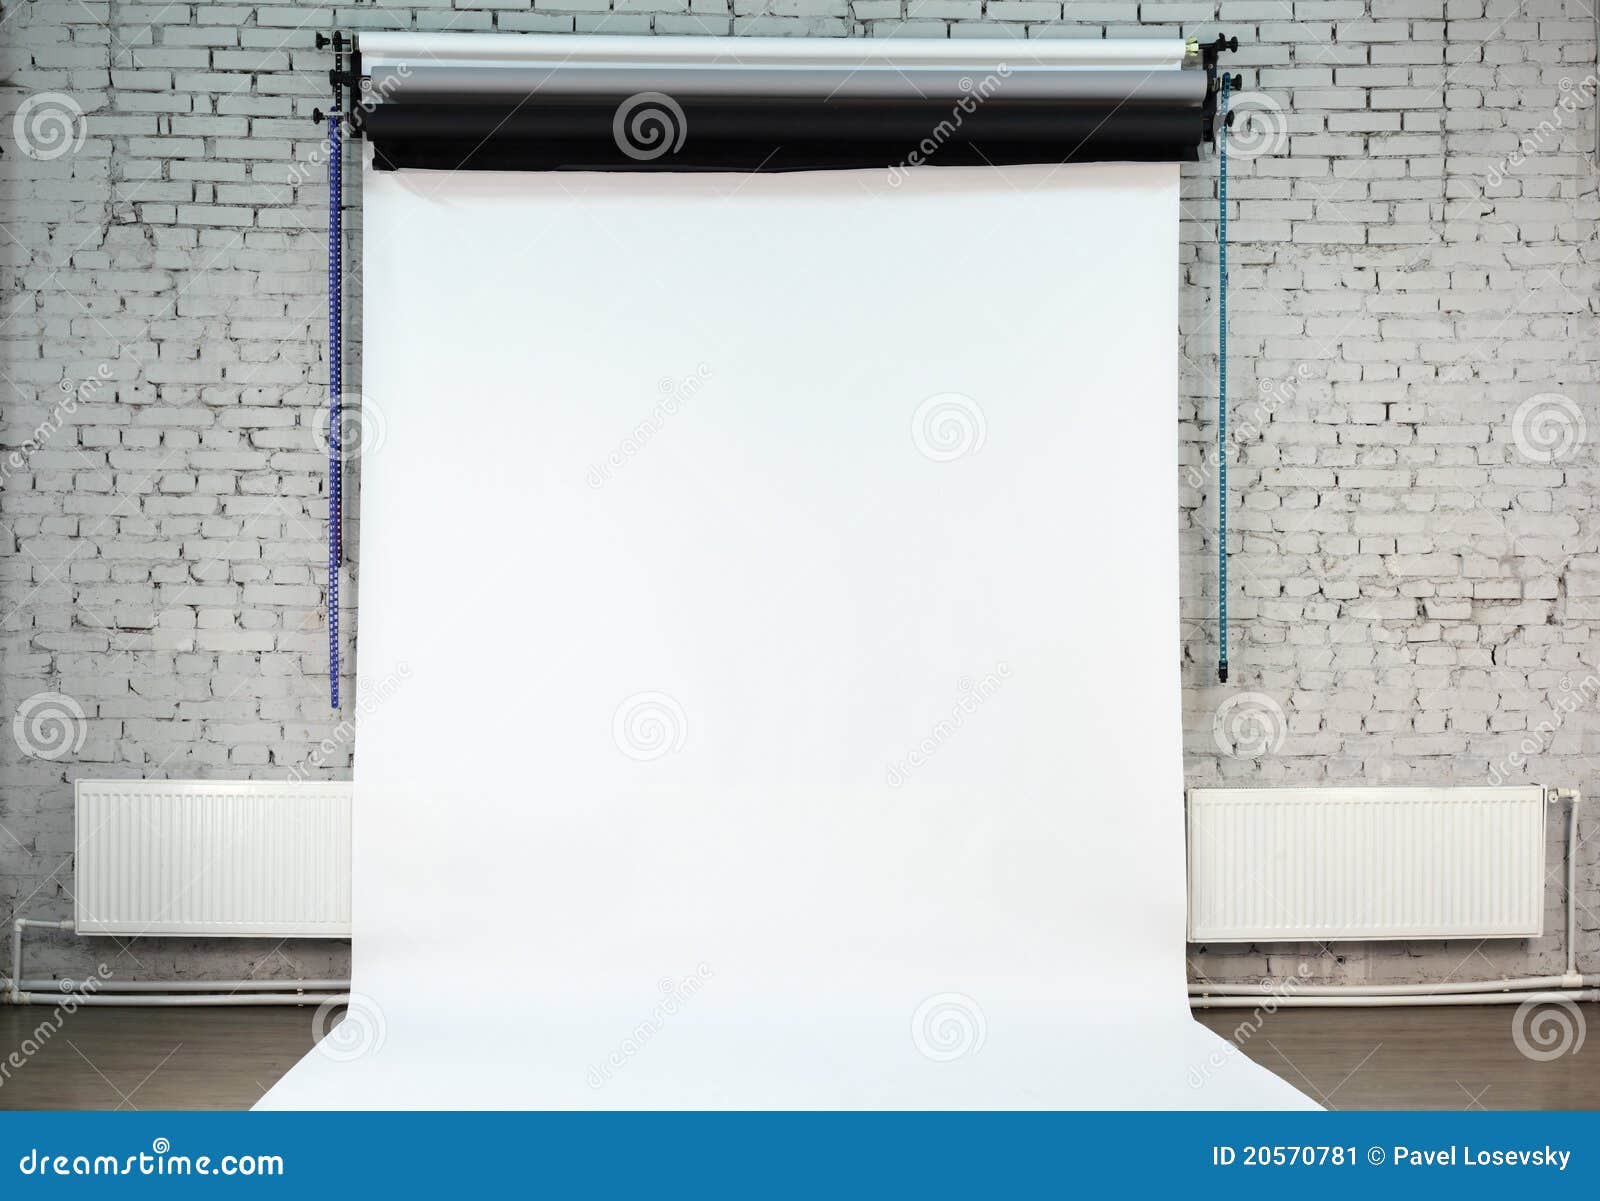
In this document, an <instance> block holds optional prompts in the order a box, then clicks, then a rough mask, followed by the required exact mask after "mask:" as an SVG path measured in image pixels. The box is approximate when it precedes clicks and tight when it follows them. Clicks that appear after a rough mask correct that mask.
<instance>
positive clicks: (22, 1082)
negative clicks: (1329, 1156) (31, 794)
mask: <svg viewBox="0 0 1600 1201" xmlns="http://www.w3.org/2000/svg"><path fill="white" fill-rule="evenodd" d="M315 1012H316V1011H315V1009H314V1008H311V1007H307V1008H303V1009H300V1008H293V1009H291V1008H268V1007H261V1008H235V1009H200V1008H194V1009H112V1008H94V1009H90V1008H85V1009H80V1010H79V1011H78V1012H76V1013H74V1014H71V1015H70V1016H67V1017H66V1018H65V1020H64V1021H63V1022H62V1023H61V1024H60V1027H59V1029H54V1030H48V1027H49V1026H50V1025H51V1023H50V1021H49V1018H50V1015H51V1010H49V1009H46V1008H43V1007H38V1006H24V1007H11V1006H6V1007H0V1110H4V1109H246V1108H248V1107H249V1106H251V1105H252V1104H254V1103H255V1101H256V1100H257V1098H259V1097H260V1096H261V1094H262V1093H264V1092H265V1091H266V1090H267V1089H268V1088H269V1087H270V1086H271V1085H272V1083H273V1082H274V1081H276V1080H277V1079H278V1078H279V1077H280V1076H281V1075H283V1073H284V1072H286V1071H287V1070H288V1069H289V1067H290V1065H291V1064H293V1063H294V1062H295V1061H296V1060H298V1059H299V1058H300V1057H301V1056H302V1055H304V1054H305V1053H306V1051H308V1050H309V1049H310V1048H311V1046H312V1043H313V1037H312V1016H313V1014H314V1013H315ZM1515 1012H1516V1008H1515V1007H1514V1006H1483V1007H1474V1008H1466V1007H1463V1008H1452V1009H1428V1008H1415V1009H1409V1008H1408V1009H1335V1010H1310V1009H1293V1010H1284V1011H1281V1012H1278V1013H1275V1014H1271V1015H1267V1016H1264V1017H1263V1018H1262V1020H1261V1022H1260V1025H1259V1028H1254V1027H1255V1026H1256V1021H1255V1019H1254V1018H1253V1017H1252V1014H1251V1011H1249V1010H1208V1011H1205V1012H1203V1013H1201V1014H1200V1015H1199V1020H1201V1021H1203V1022H1204V1023H1205V1024H1206V1025H1207V1026H1209V1027H1210V1028H1211V1029H1213V1030H1215V1031H1216V1032H1217V1033H1219V1034H1221V1035H1223V1036H1224V1037H1228V1036H1229V1035H1230V1033H1232V1032H1236V1031H1237V1032H1241V1033H1243V1034H1244V1037H1243V1038H1242V1039H1241V1040H1240V1045H1241V1047H1242V1049H1243V1050H1244V1052H1245V1054H1246V1055H1248V1056H1250V1058H1252V1059H1254V1060H1256V1061H1257V1062H1258V1063H1260V1064H1262V1065H1263V1066H1265V1067H1267V1068H1269V1069H1270V1070H1272V1071H1274V1072H1276V1073H1277V1074H1278V1075H1280V1076H1282V1077H1283V1078H1284V1079H1285V1080H1288V1081H1289V1082H1290V1083H1292V1084H1294V1085H1295V1086H1296V1087H1297V1088H1299V1089H1301V1090H1302V1091H1303V1092H1305V1093H1307V1094H1309V1095H1310V1096H1312V1097H1313V1098H1315V1099H1316V1100H1317V1101H1319V1102H1321V1103H1322V1104H1324V1105H1326V1106H1328V1107H1330V1108H1336V1109H1477V1108H1483V1109H1597V1108H1600V1029H1597V1030H1596V1033H1595V1036H1594V1038H1593V1039H1592V1040H1588V1039H1585V1040H1584V1042H1583V1044H1582V1045H1581V1046H1579V1047H1578V1048H1577V1049H1576V1050H1575V1051H1572V1052H1569V1053H1567V1054H1564V1055H1561V1056H1559V1057H1558V1058H1554V1059H1551V1060H1549V1061H1546V1062H1540V1061H1536V1060H1533V1059H1530V1058H1528V1057H1527V1056H1525V1055H1523V1054H1522V1052H1521V1051H1519V1050H1518V1048H1517V1042H1516V1041H1515V1040H1514V1038H1513V1037H1512V1032H1513V1028H1512V1023H1513V1020H1514V1015H1515ZM1582 1017H1583V1018H1584V1022H1585V1025H1590V1024H1593V1023H1595V1022H1596V1021H1600V1006H1594V1005H1585V1006H1583V1007H1582ZM41 1034H43V1037H40V1035H41ZM11 1052H15V1053H16V1054H17V1056H18V1057H19V1058H20V1059H22V1060H23V1061H24V1062H23V1063H22V1066H21V1067H15V1066H12V1065H11V1064H10V1063H9V1062H7V1055H8V1054H9V1053H11Z"/></svg>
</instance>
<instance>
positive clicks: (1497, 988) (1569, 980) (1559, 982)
mask: <svg viewBox="0 0 1600 1201" xmlns="http://www.w3.org/2000/svg"><path fill="white" fill-rule="evenodd" d="M1592 987H1600V976H1583V975H1578V974H1576V973H1575V974H1573V975H1571V976H1519V977H1516V978H1513V979H1508V980H1472V981H1465V980H1463V981H1450V982H1447V983H1440V984H1296V983H1294V982H1293V981H1286V982H1284V983H1281V984H1191V985H1189V995H1190V996H1191V997H1226V996H1241V997H1276V996H1295V997H1348V996H1368V997H1430V996H1434V995H1436V994H1437V995H1441V996H1443V995H1449V994H1453V993H1491V992H1493V993H1499V992H1527V991H1530V990H1533V989H1551V988H1561V989H1571V988H1592Z"/></svg>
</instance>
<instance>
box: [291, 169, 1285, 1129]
mask: <svg viewBox="0 0 1600 1201" xmlns="http://www.w3.org/2000/svg"><path fill="white" fill-rule="evenodd" d="M1177 191H1178V171H1177V168H1176V167H1175V166H1172V165H1093V166H1078V167H1071V168H1055V169H1051V168H1024V169H1006V170H993V169H967V168H940V169H933V168H930V169H923V170H915V171H911V172H908V173H904V174H903V175H901V176H899V178H898V179H891V178H890V177H889V176H888V175H887V174H886V173H884V172H835V173H803V174H789V175H666V174H651V175H589V174H574V175H555V174H499V173H465V172H463V173H458V174H447V173H430V172H399V173H392V174H382V173H374V172H371V171H369V172H368V173H367V174H366V177H365V195H364V204H365V231H364V238H365V250H364V253H365V318H364V362H365V386H364V389H363V392H364V395H365V398H366V399H365V401H364V405H365V408H366V418H365V421H364V428H365V435H366V438H367V447H366V449H365V452H364V457H363V459H362V463H361V472H362V522H361V531H360V532H361V547H360V569H361V577H360V628H359V638H360V645H359V675H360V682H361V687H362V690H363V693H362V695H363V697H364V698H366V699H365V701H364V705H365V708H366V709H367V710H368V711H367V712H365V713H364V715H363V716H362V719H361V726H360V733H359V738H358V742H357V766H356V829H355V839H356V860H355V966H354V990H355V993H356V994H357V995H356V998H355V1001H354V1004H353V1008H352V1014H351V1017H350V1019H349V1020H348V1021H347V1023H346V1025H345V1026H343V1027H340V1028H339V1029H338V1030H336V1031H335V1032H334V1033H333V1035H331V1036H330V1037H329V1039H328V1040H327V1041H326V1042H325V1043H324V1045H323V1047H322V1048H321V1049H319V1050H317V1051H314V1052H312V1053H311V1055H310V1056H308V1058H307V1059H306V1060H305V1061H304V1062H302V1063H301V1064H299V1065H298V1066H297V1067H296V1068H295V1069H294V1070H293V1071H291V1072H290V1074H289V1075H288V1076H287V1077H285V1079H284V1080H283V1081H282V1082H281V1083H280V1084H279V1085H278V1086H277V1087H275V1088H274V1089H273V1090H272V1091H271V1092H270V1093H269V1094H268V1096H267V1098H266V1099H265V1100H264V1102H263V1105H264V1106H266V1107H274V1108H305V1107H310V1108H314V1107H351V1108H359V1107H516V1108H542V1107H563V1108H564V1107H578V1108H583V1107H605V1108H640V1107H644V1108H650V1107H669V1108H673V1107H783V1108H790V1107H798V1108H805V1107H830V1108H831V1107H890V1108H924V1107H940V1108H945V1107H948V1108H982V1107H1083V1108H1116V1107H1160V1108H1189V1107H1212V1106H1241V1107H1277V1106H1284V1107H1298V1106H1308V1105H1309V1104H1310V1103H1309V1102H1308V1101H1306V1099H1305V1098H1304V1097H1302V1096H1301V1095H1300V1094H1299V1093H1297V1092H1296V1091H1294V1090H1293V1089H1291V1088H1290V1087H1289V1086H1287V1085H1285V1084H1283V1083H1282V1082H1281V1081H1279V1080H1278V1079H1277V1078H1276V1077H1273V1076H1271V1075H1270V1074H1269V1073H1267V1072H1265V1071H1263V1070H1261V1069H1259V1068H1257V1067H1255V1065H1253V1064H1252V1063H1250V1062H1249V1061H1248V1060H1246V1059H1245V1058H1244V1057H1243V1056H1242V1055H1240V1054H1238V1053H1237V1052H1235V1051H1234V1050H1233V1048H1232V1047H1231V1046H1230V1045H1228V1044H1226V1043H1224V1042H1222V1041H1221V1040H1219V1039H1217V1038H1216V1037H1215V1036H1213V1035H1212V1034H1210V1033H1209V1032H1208V1031H1206V1030H1205V1029H1203V1028H1202V1027H1200V1026H1199V1025H1198V1024H1196V1023H1195V1022H1193V1021H1192V1019H1191V1017H1190V1014H1189V1011H1188V1007H1187V1004H1186V1000H1185V996H1184V981H1185V975H1184V959H1183V953H1184V943H1183V931H1184V908H1183V907H1184V847H1183V820H1182V787H1183V780H1182V773H1181V757H1180V745H1179V741H1180V740H1179V690H1178V675H1177V662H1178V654H1177V631H1178V607H1177V583H1176V563H1177V513H1178V506H1177V498H1176V481H1177V468H1176V461H1175V447H1176V445H1177V438H1176V436H1175V430H1174V420H1175V416H1176V413H1177V402H1176V397H1175V392H1176V384H1175V378H1176V364H1177V345H1176V329H1177V318H1178V314H1177V283H1178V270H1177V263H1176V248H1177V245H1178V232H1177V218H1178V207H1177ZM394 680H400V681H401V682H400V684H399V686H398V687H393V686H391V687H390V688H389V689H387V691H386V696H385V698H384V699H378V698H377V697H376V695H375V694H374V693H373V690H374V689H375V688H377V687H378V686H379V685H380V684H381V683H383V682H384V681H390V682H391V683H392V681H394Z"/></svg>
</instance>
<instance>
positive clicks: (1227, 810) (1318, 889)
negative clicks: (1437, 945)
mask: <svg viewBox="0 0 1600 1201" xmlns="http://www.w3.org/2000/svg"><path fill="white" fill-rule="evenodd" d="M1188 808H1189V815H1188V823H1189V939H1190V941H1192V942H1274V941H1277V942H1299V941H1319V942H1322V941H1338V940H1343V939H1351V940H1365V939H1402V938H1468V937H1470V938H1534V937H1538V936H1539V935H1541V934H1542V933H1543V932H1544V882H1545V802H1544V790H1543V789H1542V788H1490V787H1483V788H1474V787H1462V788H1274V789H1265V788H1263V789H1239V788H1197V789H1193V790H1191V791H1190V793H1189V807H1188Z"/></svg>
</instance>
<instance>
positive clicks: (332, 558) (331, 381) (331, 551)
mask: <svg viewBox="0 0 1600 1201" xmlns="http://www.w3.org/2000/svg"><path fill="white" fill-rule="evenodd" d="M341 120H342V114H341V113H340V111H339V106H338V104H337V103H336V104H335V105H334V108H333V111H331V112H329V113H328V697H329V701H330V703H331V704H332V705H333V707H334V708H335V709H337V708H338V707H339V566H340V562H341V560H342V558H343V553H342V546H341V541H342V540H341V537H340V529H339V524H340V513H341V510H340V494H341V480H340V434H339V424H340V421H341V414H340V412H339V408H340V406H339V393H340V390H341V388H342V386H343V381H342V378H341V377H342V372H341V370H340V368H341V366H342V364H341V359H342V357H343V340H342V337H341V334H342V329H343V323H342V320H341V318H342V314H341V313H340V311H339V310H340V290H341V286H342V283H343V280H344V272H343V270H342V257H343V256H342V250H343V247H342V242H343V238H344V228H343V226H344V222H343V214H342V212H341V203H340V202H341V199H342V187H341V183H342V181H341V179H340V174H341V167H342V163H341V161H340V157H341V151H340V145H339V123H340V121H341Z"/></svg>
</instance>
